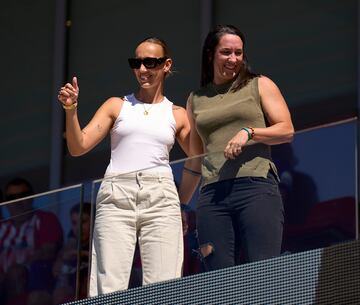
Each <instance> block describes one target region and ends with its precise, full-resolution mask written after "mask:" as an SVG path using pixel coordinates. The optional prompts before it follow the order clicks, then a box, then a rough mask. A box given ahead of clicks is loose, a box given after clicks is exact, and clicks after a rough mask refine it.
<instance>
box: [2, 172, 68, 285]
mask: <svg viewBox="0 0 360 305" xmlns="http://www.w3.org/2000/svg"><path fill="white" fill-rule="evenodd" d="M31 195H33V189H32V186H31V184H30V183H29V182H28V181H27V180H25V179H22V178H16V179H13V180H11V181H10V182H9V183H8V184H7V185H6V187H5V200H6V201H10V200H15V199H19V198H24V197H28V196H31ZM32 203H33V202H32V199H29V198H25V199H24V200H20V201H15V202H12V203H9V204H7V205H6V208H7V209H8V211H9V214H10V217H9V218H7V219H4V220H3V221H2V222H1V223H0V273H4V272H7V273H8V274H7V276H10V277H11V272H12V269H11V267H12V266H14V265H15V264H22V265H24V266H26V267H27V269H28V271H29V272H28V276H29V287H28V288H29V289H30V290H41V289H44V290H48V291H51V290H52V289H53V286H54V278H53V276H52V265H53V263H54V261H55V258H56V255H57V252H58V250H59V249H60V247H61V245H62V241H63V232H62V228H61V225H60V222H59V221H58V219H57V217H56V216H55V215H54V214H53V213H51V212H47V211H42V210H38V209H34V207H33V205H32ZM9 273H10V274H9ZM20 280H21V279H19V281H20Z"/></svg>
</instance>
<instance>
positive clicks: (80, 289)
mask: <svg viewBox="0 0 360 305" xmlns="http://www.w3.org/2000/svg"><path fill="white" fill-rule="evenodd" d="M30 194H31V185H30V184H28V182H27V181H24V180H13V181H12V182H11V184H10V185H9V186H8V187H7V189H6V190H5V199H7V200H8V201H6V202H3V203H0V207H1V216H2V217H1V220H0V304H28V303H27V300H31V302H34V303H31V304H51V303H52V304H61V303H64V302H66V301H72V300H75V299H76V297H77V296H78V297H82V298H84V297H86V290H87V286H86V285H87V276H88V270H87V265H88V253H89V232H90V222H89V221H86V219H88V220H89V217H87V218H86V215H87V213H89V211H90V209H89V207H90V203H87V204H84V205H81V203H83V200H82V198H83V191H82V186H81V185H75V186H72V187H68V188H63V189H60V190H56V191H52V192H47V193H43V194H39V195H35V196H28V195H30ZM81 214H82V216H83V217H80V215H81ZM89 216H90V215H89ZM80 219H82V220H83V221H82V225H81V224H80V223H81V221H80ZM80 227H82V228H83V230H82V231H81V232H80ZM80 241H81V243H80ZM79 250H81V252H79ZM79 258H80V259H79ZM29 302H30V301H29ZM44 302H45V303H44Z"/></svg>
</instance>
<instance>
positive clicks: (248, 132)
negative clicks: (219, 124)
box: [240, 127, 255, 141]
mask: <svg viewBox="0 0 360 305" xmlns="http://www.w3.org/2000/svg"><path fill="white" fill-rule="evenodd" d="M240 130H245V131H246V132H247V134H248V141H250V140H251V139H252V138H253V137H254V136H255V132H254V128H252V127H243V128H241V129H240Z"/></svg>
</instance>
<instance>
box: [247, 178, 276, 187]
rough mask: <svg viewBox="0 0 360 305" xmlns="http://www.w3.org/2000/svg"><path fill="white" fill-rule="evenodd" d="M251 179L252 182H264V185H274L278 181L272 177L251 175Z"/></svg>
mask: <svg viewBox="0 0 360 305" xmlns="http://www.w3.org/2000/svg"><path fill="white" fill-rule="evenodd" d="M249 181H250V182H252V183H257V184H264V185H273V186H277V185H278V183H277V182H276V181H275V180H274V179H272V178H269V177H267V178H264V177H249Z"/></svg>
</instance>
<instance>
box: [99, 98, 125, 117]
mask: <svg viewBox="0 0 360 305" xmlns="http://www.w3.org/2000/svg"><path fill="white" fill-rule="evenodd" d="M123 103H124V98H123V97H110V98H108V99H107V100H106V101H105V102H104V103H103V104H102V106H101V107H100V109H99V110H100V111H104V112H105V113H106V114H108V115H109V116H111V117H112V118H114V119H116V118H117V117H118V116H119V113H120V111H121V108H122V105H123Z"/></svg>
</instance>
